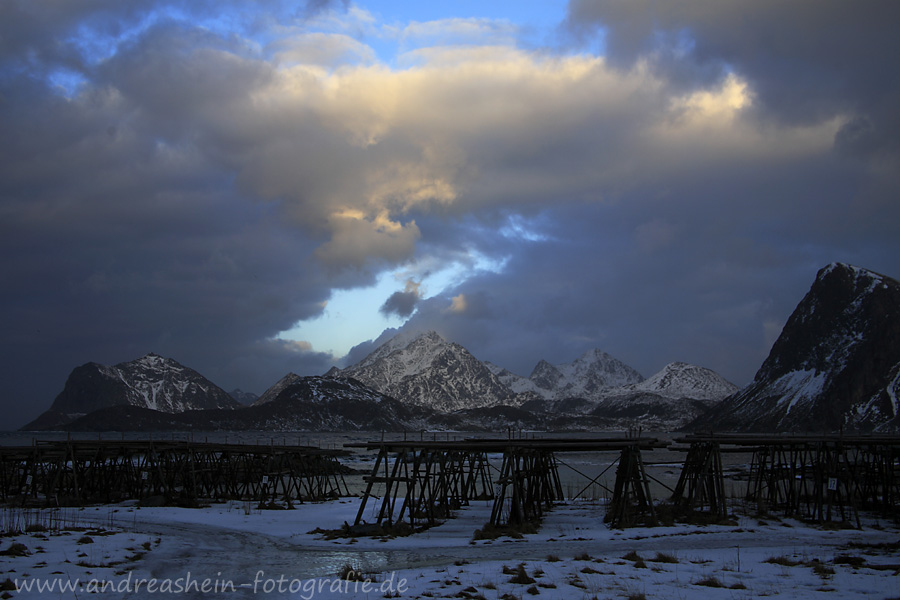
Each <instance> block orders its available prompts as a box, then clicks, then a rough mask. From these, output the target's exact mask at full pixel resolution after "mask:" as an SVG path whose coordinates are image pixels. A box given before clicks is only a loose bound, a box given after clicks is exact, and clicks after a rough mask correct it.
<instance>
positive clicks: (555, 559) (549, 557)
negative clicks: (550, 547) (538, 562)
mask: <svg viewBox="0 0 900 600" xmlns="http://www.w3.org/2000/svg"><path fill="white" fill-rule="evenodd" d="M544 560H546V561H547V562H559V561H561V560H562V559H561V558H560V557H558V556H557V555H555V554H548V555H547V558H546V559H544Z"/></svg>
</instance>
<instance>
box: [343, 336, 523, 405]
mask: <svg viewBox="0 0 900 600" xmlns="http://www.w3.org/2000/svg"><path fill="white" fill-rule="evenodd" d="M329 374H332V375H334V374H339V375H340V376H341V377H352V378H355V379H358V380H359V381H361V382H363V383H364V384H366V385H368V386H369V387H371V388H373V389H375V390H377V391H379V392H381V393H383V394H387V395H389V396H392V397H394V398H397V399H399V400H401V401H403V402H406V403H408V404H412V405H418V406H425V407H429V408H432V409H435V410H439V411H442V412H453V411H457V410H464V409H470V408H484V407H492V406H498V405H502V404H510V403H515V402H516V397H515V394H513V393H512V392H511V391H510V390H509V389H508V388H507V387H506V386H505V385H504V384H503V383H502V382H501V381H500V380H499V379H498V378H497V376H496V375H494V373H492V372H491V371H490V369H488V368H487V367H486V366H485V365H484V364H483V363H482V362H481V361H479V360H478V359H476V358H475V357H474V356H472V354H471V353H470V352H469V351H468V350H466V349H465V348H463V347H462V346H460V345H459V344H456V343H452V342H447V341H446V340H444V338H442V337H441V336H440V335H439V334H438V333H437V332H434V331H428V332H425V333H421V334H418V335H409V334H400V335H397V336H395V337H393V338H391V339H390V340H388V341H387V342H385V343H384V344H382V345H381V346H379V347H378V348H376V349H375V350H374V351H373V352H372V353H371V354H369V355H368V356H367V357H365V358H364V359H363V360H361V361H360V362H359V363H357V364H355V365H351V366H349V367H347V368H345V369H342V370H339V371H337V370H334V369H333V370H332V371H329Z"/></svg>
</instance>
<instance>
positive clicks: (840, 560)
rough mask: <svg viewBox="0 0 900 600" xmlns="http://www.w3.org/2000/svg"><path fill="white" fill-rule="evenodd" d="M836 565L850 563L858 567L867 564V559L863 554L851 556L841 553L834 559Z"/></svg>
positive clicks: (849, 564) (855, 567)
mask: <svg viewBox="0 0 900 600" xmlns="http://www.w3.org/2000/svg"><path fill="white" fill-rule="evenodd" d="M834 564H836V565H848V566H851V567H853V568H854V569H858V568H860V567H862V566H864V565H865V564H866V559H864V558H863V557H862V556H850V555H849V554H841V555H840V556H836V557H835V559H834Z"/></svg>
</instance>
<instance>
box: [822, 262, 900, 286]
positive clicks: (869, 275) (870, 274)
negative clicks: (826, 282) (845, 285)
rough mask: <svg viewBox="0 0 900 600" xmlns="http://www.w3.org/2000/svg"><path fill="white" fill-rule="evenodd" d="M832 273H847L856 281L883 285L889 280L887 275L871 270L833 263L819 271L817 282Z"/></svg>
mask: <svg viewBox="0 0 900 600" xmlns="http://www.w3.org/2000/svg"><path fill="white" fill-rule="evenodd" d="M832 273H845V274H846V275H847V276H848V277H851V278H852V279H854V280H859V279H867V280H872V281H875V282H878V283H882V282H884V280H885V279H889V278H888V277H886V276H885V275H882V274H881V273H876V272H875V271H872V270H870V269H866V268H863V267H857V266H856V265H851V264H849V263H842V262H833V263H830V264H828V265H826V266H824V267H822V268H821V269H819V272H818V273H817V274H816V281H821V280H823V279H825V278H826V277H828V276H829V275H831V274H832Z"/></svg>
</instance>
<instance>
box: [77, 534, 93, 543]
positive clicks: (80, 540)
mask: <svg viewBox="0 0 900 600" xmlns="http://www.w3.org/2000/svg"><path fill="white" fill-rule="evenodd" d="M76 543H78V544H93V543H94V538H92V537H90V536H88V535H83V536H81V537H80V538H78V542H76Z"/></svg>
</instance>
